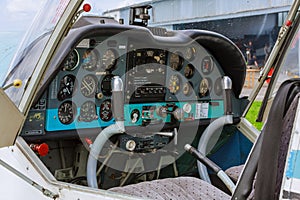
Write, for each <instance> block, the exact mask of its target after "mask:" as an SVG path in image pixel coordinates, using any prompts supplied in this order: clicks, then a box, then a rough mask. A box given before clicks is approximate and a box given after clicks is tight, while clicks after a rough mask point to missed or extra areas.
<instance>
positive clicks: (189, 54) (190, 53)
mask: <svg viewBox="0 0 300 200" xmlns="http://www.w3.org/2000/svg"><path fill="white" fill-rule="evenodd" d="M195 54H196V49H195V47H188V48H186V50H185V53H184V57H185V58H186V59H187V60H189V61H191V60H193V59H194V58H195Z"/></svg>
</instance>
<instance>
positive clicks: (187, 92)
mask: <svg viewBox="0 0 300 200" xmlns="http://www.w3.org/2000/svg"><path fill="white" fill-rule="evenodd" d="M192 90H193V86H192V83H191V82H186V83H185V84H184V85H183V89H182V92H183V94H184V95H185V96H190V95H191V94H192Z"/></svg>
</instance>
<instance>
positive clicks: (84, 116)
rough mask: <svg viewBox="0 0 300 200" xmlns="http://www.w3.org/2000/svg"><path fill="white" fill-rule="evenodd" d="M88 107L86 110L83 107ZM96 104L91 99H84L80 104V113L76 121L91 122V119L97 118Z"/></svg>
mask: <svg viewBox="0 0 300 200" xmlns="http://www.w3.org/2000/svg"><path fill="white" fill-rule="evenodd" d="M85 106H86V107H88V109H87V111H86V110H85V108H84V107H85ZM97 119H98V115H97V106H96V104H95V102H93V101H86V102H84V103H83V104H82V105H81V106H80V113H79V116H78V121H82V122H91V121H93V120H97Z"/></svg>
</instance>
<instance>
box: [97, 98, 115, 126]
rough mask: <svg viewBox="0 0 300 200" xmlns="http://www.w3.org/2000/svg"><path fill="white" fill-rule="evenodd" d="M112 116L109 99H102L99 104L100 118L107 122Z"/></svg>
mask: <svg viewBox="0 0 300 200" xmlns="http://www.w3.org/2000/svg"><path fill="white" fill-rule="evenodd" d="M112 117H113V113H112V105H111V102H110V100H106V101H103V103H102V104H101V105H100V119H101V120H102V121H105V122H108V121H110V120H111V119H112Z"/></svg>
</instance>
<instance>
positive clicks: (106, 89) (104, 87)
mask: <svg viewBox="0 0 300 200" xmlns="http://www.w3.org/2000/svg"><path fill="white" fill-rule="evenodd" d="M113 77H114V75H112V74H110V75H106V76H105V77H104V78H103V79H102V81H101V91H102V93H103V94H104V95H105V96H111V94H112V92H111V90H112V89H111V80H112V78H113Z"/></svg>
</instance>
